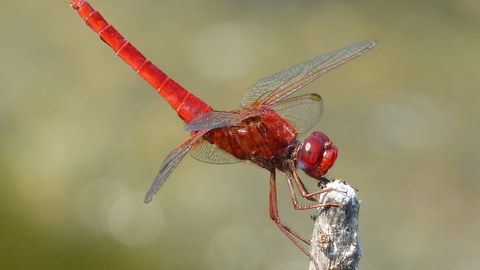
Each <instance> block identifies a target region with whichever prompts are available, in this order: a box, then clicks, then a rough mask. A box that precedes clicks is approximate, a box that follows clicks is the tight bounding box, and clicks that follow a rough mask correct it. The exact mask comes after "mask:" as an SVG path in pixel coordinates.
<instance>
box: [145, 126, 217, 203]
mask: <svg viewBox="0 0 480 270" xmlns="http://www.w3.org/2000/svg"><path fill="white" fill-rule="evenodd" d="M208 131H209V130H201V131H199V132H197V133H195V134H194V135H193V136H191V137H190V138H188V139H187V140H186V141H184V142H183V143H182V144H180V145H179V146H178V147H177V148H175V149H173V150H172V151H171V152H170V153H169V154H168V156H167V157H166V158H165V160H164V161H163V163H162V166H161V168H160V171H159V172H158V174H157V176H156V177H155V180H154V181H153V183H152V185H151V187H150V189H149V190H148V192H147V194H146V195H145V198H144V199H143V201H144V202H145V203H149V202H151V201H152V199H153V197H154V196H155V194H156V193H157V191H158V190H159V189H160V187H161V186H162V185H163V183H165V180H167V178H168V177H169V176H170V174H171V173H172V172H173V170H174V169H175V167H177V165H178V163H180V161H181V160H182V159H183V157H185V155H186V154H187V152H188V151H189V150H190V149H191V148H192V146H193V145H194V144H195V143H196V142H197V141H198V140H199V139H201V138H202V136H203V135H205V133H207V132H208Z"/></svg>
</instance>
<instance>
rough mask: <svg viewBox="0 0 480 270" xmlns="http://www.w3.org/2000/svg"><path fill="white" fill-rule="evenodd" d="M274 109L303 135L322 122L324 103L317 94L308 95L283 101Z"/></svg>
mask: <svg viewBox="0 0 480 270" xmlns="http://www.w3.org/2000/svg"><path fill="white" fill-rule="evenodd" d="M273 108H274V109H275V111H276V112H277V113H278V114H279V115H281V116H283V117H284V118H285V119H287V121H288V122H289V123H290V124H292V125H293V127H295V129H296V130H297V131H298V133H299V134H303V133H305V132H307V131H308V130H310V129H311V128H313V127H314V126H315V125H316V124H318V121H320V117H321V116H322V111H323V101H322V97H320V96H319V95H317V94H307V95H301V96H295V97H290V98H287V99H284V100H281V101H279V102H278V103H277V104H276V105H275V107H273Z"/></svg>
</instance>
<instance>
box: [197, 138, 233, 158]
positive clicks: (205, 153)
mask: <svg viewBox="0 0 480 270" xmlns="http://www.w3.org/2000/svg"><path fill="white" fill-rule="evenodd" d="M190 155H192V157H194V158H195V159H197V160H200V161H203V162H207V163H213V164H232V163H237V162H240V161H242V160H241V159H238V158H236V157H234V156H232V155H231V154H230V153H228V152H226V151H224V150H222V149H221V148H220V147H218V146H217V145H216V144H212V143H209V142H208V141H206V140H203V139H202V140H200V141H199V142H198V143H196V144H195V146H194V147H193V148H192V150H190Z"/></svg>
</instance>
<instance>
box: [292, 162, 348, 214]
mask: <svg viewBox="0 0 480 270" xmlns="http://www.w3.org/2000/svg"><path fill="white" fill-rule="evenodd" d="M286 174H287V184H288V189H289V191H290V197H291V198H292V203H293V208H295V209H296V210H308V209H314V208H318V207H322V206H342V205H343V204H341V203H311V204H308V205H301V204H300V203H299V202H298V200H297V196H296V195H295V189H294V187H293V183H292V179H293V181H295V184H296V185H297V188H298V191H299V192H300V195H301V196H302V197H304V198H306V199H307V200H310V201H318V200H317V199H316V198H315V196H317V195H319V194H322V193H326V192H332V191H336V192H343V193H344V191H341V190H336V189H334V188H324V189H321V190H319V191H315V192H311V193H309V192H308V190H307V189H306V188H305V185H304V184H303V182H302V180H301V179H300V177H299V176H298V174H297V171H296V170H295V167H294V166H293V165H292V163H289V166H288V168H287V170H286Z"/></svg>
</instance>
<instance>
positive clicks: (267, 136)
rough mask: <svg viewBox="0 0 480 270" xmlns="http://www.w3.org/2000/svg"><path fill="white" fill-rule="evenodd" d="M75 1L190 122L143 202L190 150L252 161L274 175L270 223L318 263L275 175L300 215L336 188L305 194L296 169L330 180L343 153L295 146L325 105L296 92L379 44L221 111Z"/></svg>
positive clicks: (273, 79) (291, 71) (319, 141)
mask: <svg viewBox="0 0 480 270" xmlns="http://www.w3.org/2000/svg"><path fill="white" fill-rule="evenodd" d="M69 2H70V5H71V6H72V7H73V8H74V9H75V10H76V11H77V13H78V14H79V15H80V17H81V18H82V19H83V20H84V21H85V22H86V24H87V25H88V26H89V27H90V28H91V29H93V31H95V32H96V33H98V34H99V36H100V38H101V39H102V40H103V41H104V42H105V43H107V44H108V45H109V46H110V47H112V49H113V50H114V51H115V53H116V54H117V55H118V56H120V57H121V58H122V59H123V60H124V61H125V62H126V63H127V64H129V65H130V66H131V67H132V68H133V69H134V70H135V71H136V72H137V73H138V74H139V75H140V76H142V78H144V79H145V80H146V81H147V82H148V83H150V84H151V85H152V86H153V87H154V88H155V89H156V90H157V92H158V93H159V94H160V95H162V96H163V97H164V98H165V99H166V100H167V101H168V103H169V104H170V105H171V106H172V107H173V108H174V109H175V110H176V111H177V113H178V115H179V116H180V117H181V118H182V119H183V121H185V123H186V126H185V129H186V130H187V131H190V134H191V135H190V137H189V138H188V139H187V140H186V141H184V142H183V143H182V144H180V145H179V146H178V147H177V148H175V149H174V150H173V151H171V152H170V153H169V154H168V156H167V157H166V158H165V160H164V161H163V164H162V166H161V168H160V171H159V172H158V174H157V176H156V178H155V180H154V182H153V184H152V186H151V187H150V189H149V190H148V192H147V194H146V196H145V200H144V201H145V203H149V202H150V201H151V200H152V199H153V197H154V196H155V194H156V193H157V191H158V189H159V188H160V187H161V186H162V185H163V183H164V182H165V180H166V179H167V178H168V177H169V176H170V174H171V173H172V171H173V170H174V169H175V167H177V165H178V164H179V162H180V161H181V160H182V159H183V157H184V156H185V155H186V154H187V152H189V151H190V150H191V151H190V153H191V154H192V155H193V156H194V157H195V158H197V159H199V160H201V161H205V162H210V163H216V164H228V163H235V162H238V161H242V160H249V161H251V162H253V163H255V164H257V165H259V166H260V167H263V168H265V169H267V170H268V171H269V172H270V218H271V219H272V220H273V221H274V222H275V223H276V224H277V225H278V227H279V228H280V230H281V231H282V232H283V233H284V234H285V235H286V236H287V237H288V238H289V239H290V240H291V241H292V242H293V243H294V244H295V245H296V246H297V247H298V248H299V249H300V250H301V251H302V252H303V253H305V254H306V255H307V256H308V257H309V258H310V259H311V260H313V261H314V259H313V257H312V256H311V255H310V254H309V252H308V251H307V250H306V248H305V247H303V246H302V245H301V244H300V243H299V241H301V242H303V243H305V244H307V245H308V244H310V243H309V241H308V240H306V239H305V238H303V237H302V236H300V235H299V234H298V233H296V232H295V231H293V230H291V229H290V228H289V227H288V226H287V225H285V224H284V223H282V222H281V221H280V217H279V213H278V208H277V193H276V176H275V173H276V170H279V171H281V172H284V173H285V174H286V176H287V184H288V187H289V190H290V196H291V198H292V201H293V206H294V208H295V209H299V210H305V209H312V208H316V207H319V206H322V204H319V203H318V201H317V199H316V196H317V195H319V194H320V193H323V192H328V191H331V190H327V189H321V190H319V191H315V192H309V191H307V189H306V188H305V186H304V184H303V182H302V180H301V179H300V177H299V176H298V174H297V168H300V169H302V170H303V171H305V173H306V174H307V175H309V176H311V177H313V178H314V179H317V180H319V181H328V180H327V179H326V178H324V175H325V174H326V173H327V171H328V170H329V169H330V168H331V167H332V166H333V164H334V162H335V160H336V158H337V153H338V150H337V147H336V146H335V145H334V144H333V142H332V141H331V140H330V139H329V138H328V137H327V135H325V134H324V133H322V132H320V131H315V132H313V133H312V134H311V135H310V136H309V137H307V139H306V140H304V141H303V142H300V141H298V140H297V137H298V136H299V135H300V134H303V133H305V132H306V131H308V130H309V129H311V128H312V127H314V126H315V125H316V124H317V123H318V121H319V119H320V116H321V113H322V108H323V105H322V99H321V97H320V96H319V95H317V94H306V95H300V96H292V94H294V93H295V92H296V91H298V90H299V89H301V88H302V87H303V86H305V85H306V84H308V83H310V82H311V81H313V80H315V79H316V78H318V77H320V76H321V75H323V74H325V73H326V72H328V71H330V70H332V69H334V68H336V67H338V66H340V65H342V64H344V63H346V62H348V61H350V60H352V59H354V58H356V57H358V56H360V55H362V54H363V53H365V52H367V51H368V50H370V49H372V48H373V47H375V46H376V44H377V42H376V41H375V40H366V41H361V42H358V43H355V44H352V45H349V46H347V47H345V48H342V49H339V50H336V51H333V52H330V53H327V54H325V55H322V56H319V57H316V58H313V59H311V60H308V61H305V62H303V63H301V64H298V65H295V66H293V67H290V68H288V69H286V70H284V71H281V72H279V73H276V74H274V75H272V76H269V77H266V78H264V79H261V80H258V81H256V82H254V83H253V85H252V86H250V88H248V89H247V91H246V93H245V94H244V96H243V98H242V100H241V108H240V109H238V110H233V111H215V110H213V109H212V107H210V106H209V105H207V104H206V103H205V102H203V101H202V100H200V99H199V98H197V97H196V96H194V95H193V94H192V93H190V92H188V91H187V90H186V89H185V88H183V87H182V86H181V85H179V84H178V83H177V82H175V81H173V80H172V79H171V78H169V77H168V76H167V75H166V74H165V73H164V72H163V71H161V70H160V69H158V68H157V67H156V66H155V65H154V64H152V63H151V62H150V61H149V60H148V59H147V58H146V57H145V56H143V55H142V54H141V53H140V52H139V51H138V50H137V49H136V48H135V47H134V46H133V45H132V44H131V43H130V42H128V41H127V40H126V39H125V38H124V37H123V36H122V35H121V34H120V33H119V32H118V31H117V30H116V29H115V28H114V27H113V26H112V25H110V24H109V23H108V22H107V21H106V20H105V19H104V18H103V17H102V15H100V13H99V12H98V11H96V10H94V9H93V8H92V6H91V5H90V4H89V3H87V2H86V1H82V0H69ZM294 184H295V186H296V187H297V189H298V191H299V193H300V194H301V196H302V197H304V198H306V199H307V200H310V201H314V202H315V203H311V204H309V205H300V204H299V203H298V201H297V198H296V196H295V189H294Z"/></svg>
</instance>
